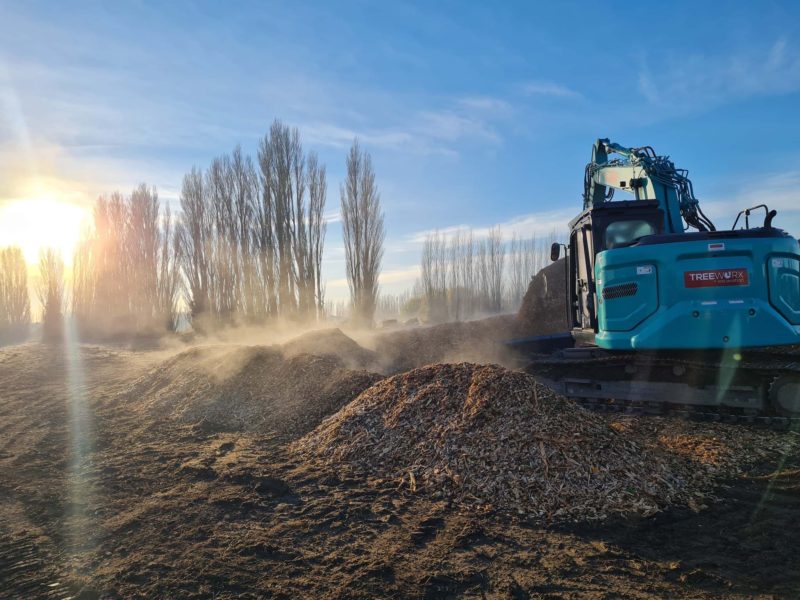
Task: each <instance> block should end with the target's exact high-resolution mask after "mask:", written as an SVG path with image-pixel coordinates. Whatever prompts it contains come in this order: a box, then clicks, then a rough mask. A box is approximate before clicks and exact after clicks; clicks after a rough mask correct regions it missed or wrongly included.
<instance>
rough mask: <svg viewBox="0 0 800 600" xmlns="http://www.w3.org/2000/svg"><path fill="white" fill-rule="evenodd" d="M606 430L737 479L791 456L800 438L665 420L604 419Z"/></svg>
mask: <svg viewBox="0 0 800 600" xmlns="http://www.w3.org/2000/svg"><path fill="white" fill-rule="evenodd" d="M605 418H606V419H607V421H608V423H609V426H610V427H611V428H612V429H614V430H615V431H618V432H619V433H621V434H623V435H625V436H627V437H630V438H633V439H636V440H637V442H638V443H639V444H640V445H642V446H645V447H648V448H653V449H656V450H659V451H662V452H666V453H668V454H671V455H673V456H675V457H677V458H681V459H683V460H685V461H689V462H691V463H693V464H694V465H696V466H697V467H700V468H701V469H702V470H703V471H704V472H706V473H708V474H711V475H717V476H722V477H732V476H735V475H740V474H742V473H744V472H746V471H747V469H748V468H749V467H751V466H753V465H756V464H758V463H760V462H763V461H766V460H771V459H774V458H775V457H777V456H785V455H787V454H791V453H792V452H793V451H794V450H795V449H796V448H798V447H800V434H798V433H796V432H791V431H790V432H788V433H787V432H779V431H774V430H770V429H765V428H761V427H749V426H746V425H737V424H728V423H708V422H697V421H688V420H684V419H675V418H668V417H655V416H648V417H644V418H643V417H635V416H622V415H606V416H605Z"/></svg>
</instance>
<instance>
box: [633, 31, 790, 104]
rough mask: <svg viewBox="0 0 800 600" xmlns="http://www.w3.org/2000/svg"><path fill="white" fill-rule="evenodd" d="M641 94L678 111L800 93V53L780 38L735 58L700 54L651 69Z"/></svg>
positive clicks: (645, 71) (647, 67) (646, 67)
mask: <svg viewBox="0 0 800 600" xmlns="http://www.w3.org/2000/svg"><path fill="white" fill-rule="evenodd" d="M639 91H640V92H641V94H642V95H643V96H644V97H645V98H646V99H647V100H648V101H649V102H650V103H651V104H653V105H655V106H657V107H659V108H662V109H667V110H673V111H676V112H691V111H697V110H706V109H708V108H713V107H714V106H718V105H720V104H724V103H727V102H731V101H735V100H739V99H742V98H748V97H752V96H768V95H777V94H788V93H793V92H797V91H800V51H798V49H797V48H796V47H794V46H792V45H790V44H789V42H788V41H787V40H786V39H785V38H779V39H778V40H776V41H775V42H774V43H773V44H772V45H770V46H768V47H764V48H761V49H753V48H748V49H747V50H746V51H744V50H743V51H740V52H738V53H736V54H733V55H730V54H725V55H720V54H716V55H708V54H694V55H687V56H679V57H676V58H674V59H672V60H670V61H661V62H659V63H656V64H655V65H649V64H645V65H644V66H643V67H642V69H641V70H640V72H639Z"/></svg>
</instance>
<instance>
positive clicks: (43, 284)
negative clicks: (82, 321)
mask: <svg viewBox="0 0 800 600" xmlns="http://www.w3.org/2000/svg"><path fill="white" fill-rule="evenodd" d="M36 294H37V296H38V299H39V304H40V305H41V307H42V340H44V341H58V340H61V339H62V338H63V335H64V301H65V297H64V261H63V259H62V258H61V255H60V254H59V253H58V252H57V251H56V250H54V249H52V248H47V249H44V250H41V251H40V253H39V282H38V285H37V287H36Z"/></svg>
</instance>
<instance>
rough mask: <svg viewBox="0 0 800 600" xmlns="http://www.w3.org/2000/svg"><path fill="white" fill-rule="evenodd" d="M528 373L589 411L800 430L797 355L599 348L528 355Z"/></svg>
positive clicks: (799, 365) (799, 358)
mask: <svg viewBox="0 0 800 600" xmlns="http://www.w3.org/2000/svg"><path fill="white" fill-rule="evenodd" d="M529 358H530V362H529V363H528V365H527V367H526V371H527V372H529V373H531V374H532V375H534V376H536V377H537V378H538V379H539V380H540V381H542V383H544V384H545V385H547V386H548V387H550V388H552V389H553V390H554V391H556V392H558V393H559V394H562V395H564V396H567V397H569V398H571V399H573V400H574V401H576V402H578V403H579V404H581V405H582V406H584V407H585V408H587V409H589V410H594V411H598V412H607V413H626V414H639V415H646V414H651V415H670V416H676V417H680V418H686V419H691V420H696V421H706V422H724V423H744V424H749V425H756V426H764V427H770V428H775V429H783V430H785V429H798V430H800V353H798V352H796V351H788V352H787V351H786V349H785V348H783V349H775V350H773V349H764V350H759V351H751V352H742V353H740V352H728V353H725V354H719V353H718V354H711V353H704V354H679V353H649V354H648V353H619V352H609V351H605V350H602V349H599V348H596V347H585V348H569V349H566V350H563V351H561V352H558V353H556V354H551V355H538V356H530V357H529Z"/></svg>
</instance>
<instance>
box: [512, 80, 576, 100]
mask: <svg viewBox="0 0 800 600" xmlns="http://www.w3.org/2000/svg"><path fill="white" fill-rule="evenodd" d="M522 93H523V94H525V95H526V96H553V97H556V98H576V99H577V98H583V95H582V94H580V93H579V92H576V91H575V90H573V89H570V88H568V87H567V86H565V85H561V84H560V83H555V82H553V81H529V82H528V83H525V84H523V86H522Z"/></svg>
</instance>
